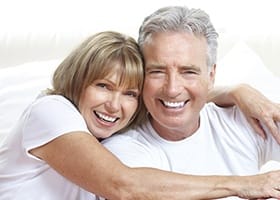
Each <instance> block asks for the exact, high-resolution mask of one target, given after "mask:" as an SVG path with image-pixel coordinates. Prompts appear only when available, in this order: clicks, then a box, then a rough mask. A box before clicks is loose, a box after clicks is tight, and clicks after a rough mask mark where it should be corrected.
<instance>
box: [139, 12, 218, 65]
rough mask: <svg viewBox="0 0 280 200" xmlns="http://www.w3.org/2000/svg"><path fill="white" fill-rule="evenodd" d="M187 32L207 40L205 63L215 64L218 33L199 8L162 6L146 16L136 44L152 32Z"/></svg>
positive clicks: (206, 15)
mask: <svg viewBox="0 0 280 200" xmlns="http://www.w3.org/2000/svg"><path fill="white" fill-rule="evenodd" d="M158 32H188V33H192V34H194V35H195V36H197V37H201V36H202V37H205V38H206V41H207V65H208V67H211V66H213V65H214V64H216V61H217V47H218V41H217V38H218V33H217V32H216V30H215V28H214V26H213V25H212V23H211V21H210V18H209V15H208V14H207V13H205V12H204V11H203V10H200V9H189V8H187V7H184V6H170V7H163V8H160V9H159V10H157V11H155V12H154V13H153V14H151V15H149V16H148V17H146V18H145V19H144V21H143V23H142V25H141V27H140V29H139V37H138V44H139V46H140V49H141V51H142V50H143V45H144V44H145V43H147V42H149V41H150V40H151V36H152V34H153V33H158Z"/></svg>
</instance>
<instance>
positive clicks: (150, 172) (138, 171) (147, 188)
mask: <svg viewBox="0 0 280 200" xmlns="http://www.w3.org/2000/svg"><path fill="white" fill-rule="evenodd" d="M31 153H32V154H34V155H36V156H37V157H39V158H41V159H43V160H45V161H46V162H47V163H48V164H49V165H50V166H51V167H52V168H54V169H55V170H56V171H58V172H59V173H60V174H61V175H63V176H65V177H66V178H67V179H69V180H71V181H72V182H74V183H76V184H77V185H79V186H80V187H82V188H84V189H86V190H88V191H90V192H92V193H95V194H97V195H100V196H103V197H106V198H107V199H114V200H117V199H122V200H123V199H133V200H135V199H145V200H149V199H153V200H157V199H161V200H162V199H178V200H181V199H182V200H183V199H184V200H185V199H213V198H219V197H227V196H239V197H242V198H260V197H276V198H280V191H279V188H275V187H276V186H279V185H280V171H277V172H269V173H267V174H263V175H255V176H244V177H238V176H192V175H181V174H176V173H171V172H166V171H161V170H157V169H152V168H129V167H127V166H125V165H123V164H122V163H121V162H120V161H119V160H118V159H117V158H116V157H115V156H113V154H111V153H110V152H109V151H107V150H106V149H105V148H104V147H103V146H102V145H101V144H100V143H99V142H98V141H97V140H96V139H95V138H94V137H93V136H91V135H89V134H87V133H83V132H72V133H67V134H64V135H62V136H60V137H58V138H56V139H54V140H53V141H51V142H49V143H48V144H46V145H44V146H41V147H38V148H36V149H33V150H32V151H31Z"/></svg>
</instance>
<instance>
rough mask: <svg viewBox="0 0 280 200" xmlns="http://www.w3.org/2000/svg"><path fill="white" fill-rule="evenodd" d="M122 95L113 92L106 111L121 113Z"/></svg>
mask: <svg viewBox="0 0 280 200" xmlns="http://www.w3.org/2000/svg"><path fill="white" fill-rule="evenodd" d="M120 95H121V94H120V93H119V92H113V93H112V94H111V95H110V97H109V99H108V100H107V102H106V104H105V106H106V109H107V110H108V111H109V112H112V113H114V112H117V111H119V109H120V107H121V100H120V97H121V96H120Z"/></svg>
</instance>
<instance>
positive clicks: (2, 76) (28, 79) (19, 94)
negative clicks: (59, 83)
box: [0, 60, 60, 141]
mask: <svg viewBox="0 0 280 200" xmlns="http://www.w3.org/2000/svg"><path fill="white" fill-rule="evenodd" d="M59 63H60V61H59V60H49V61H40V62H32V63H25V64H22V65H18V66H15V67H8V68H3V69H0V122H1V123H0V141H1V138H2V137H4V135H6V134H8V132H9V131H10V129H11V127H12V126H13V124H15V122H16V120H17V119H18V118H19V116H20V115H21V113H22V112H23V110H24V109H25V107H26V106H27V105H28V104H30V103H31V102H32V101H33V100H34V99H35V98H36V96H37V95H38V94H39V93H40V91H41V90H44V89H46V88H47V87H50V86H51V76H52V74H53V72H54V70H55V69H56V67H57V66H58V64H59Z"/></svg>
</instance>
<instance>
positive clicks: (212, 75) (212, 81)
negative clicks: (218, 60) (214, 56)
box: [208, 64, 216, 90]
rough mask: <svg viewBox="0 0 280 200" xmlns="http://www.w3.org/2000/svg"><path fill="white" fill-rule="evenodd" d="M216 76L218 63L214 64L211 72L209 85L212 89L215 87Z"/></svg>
mask: <svg viewBox="0 0 280 200" xmlns="http://www.w3.org/2000/svg"><path fill="white" fill-rule="evenodd" d="M215 76H216V64H214V65H213V66H212V67H211V69H210V72H209V84H208V85H209V86H208V89H209V90H210V89H212V88H213V87H214V83H215Z"/></svg>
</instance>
